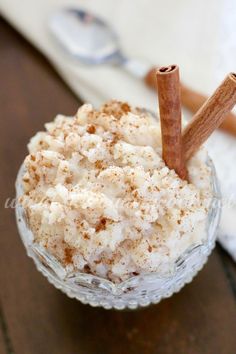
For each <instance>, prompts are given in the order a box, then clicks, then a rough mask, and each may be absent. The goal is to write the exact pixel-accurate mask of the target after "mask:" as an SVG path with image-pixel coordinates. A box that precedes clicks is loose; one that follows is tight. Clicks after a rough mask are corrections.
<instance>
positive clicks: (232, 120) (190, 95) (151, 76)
mask: <svg viewBox="0 0 236 354" xmlns="http://www.w3.org/2000/svg"><path fill="white" fill-rule="evenodd" d="M156 70H157V68H156V67H153V68H152V69H150V71H149V72H148V73H147V74H146V76H145V78H144V80H145V82H146V84H147V85H148V86H149V87H150V88H152V89H155V90H156V86H157V84H156ZM180 93H181V101H182V104H183V105H184V106H185V107H186V108H187V109H188V110H189V111H190V112H192V113H196V112H197V111H198V109H199V108H200V107H201V106H202V105H203V104H204V102H205V101H206V100H207V98H208V97H207V96H205V95H203V94H201V93H199V92H197V91H195V90H192V89H191V88H189V87H188V86H186V85H184V84H183V83H180ZM220 129H221V130H224V131H225V132H227V133H229V134H231V135H234V136H236V115H235V114H233V113H231V112H229V113H228V114H227V116H226V117H225V119H224V121H223V122H222V123H221V125H220Z"/></svg>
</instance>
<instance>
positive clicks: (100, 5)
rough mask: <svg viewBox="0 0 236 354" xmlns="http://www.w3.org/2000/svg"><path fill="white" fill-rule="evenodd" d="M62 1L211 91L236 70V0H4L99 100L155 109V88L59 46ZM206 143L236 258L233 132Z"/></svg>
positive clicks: (74, 81)
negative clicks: (51, 25) (54, 24)
mask: <svg viewBox="0 0 236 354" xmlns="http://www.w3.org/2000/svg"><path fill="white" fill-rule="evenodd" d="M62 6H64V7H65V6H67V7H69V6H72V7H80V8H83V9H88V10H90V11H92V12H93V13H95V14H98V15H100V16H102V17H103V18H104V19H106V20H107V22H108V23H110V25H111V26H113V28H114V29H115V31H117V33H118V34H119V37H120V41H121V45H122V49H123V50H124V51H125V52H126V53H127V55H129V56H132V57H135V58H140V59H142V60H144V61H145V60H146V61H147V62H150V63H153V64H160V65H167V64H171V63H177V64H178V65H179V66H180V70H181V77H182V79H183V81H184V82H185V83H186V84H188V85H190V86H191V87H193V88H194V89H196V90H199V91H202V92H203V93H206V94H210V93H212V92H213V90H214V89H215V88H216V86H217V85H218V84H219V83H220V81H221V80H222V79H223V78H224V76H225V75H226V74H227V73H228V72H229V71H236V65H235V62H236V41H235V38H234V32H235V23H236V3H235V1H234V0H208V1H207V2H206V1H205V0H198V1H197V2H196V1H195V0H179V1H176V0H166V1H165V2H163V1H160V0H149V1H146V0H132V1H127V0H119V1H115V0H74V1H73V0H40V1H37V0H21V1H18V0H0V11H1V13H2V15H3V16H4V17H6V18H7V19H8V21H9V22H10V23H11V24H12V25H13V26H14V27H16V28H17V29H18V30H19V31H20V32H21V33H22V34H23V35H24V36H25V37H26V38H27V39H28V40H30V41H31V42H32V43H33V44H34V45H35V46H36V47H37V48H38V49H39V50H41V51H42V52H43V53H44V54H45V56H46V57H47V58H48V59H49V60H50V61H51V63H52V64H53V65H54V67H55V68H56V69H57V70H58V72H59V73H60V75H61V76H62V77H63V79H64V80H65V81H66V82H67V84H68V85H70V87H71V88H72V89H73V90H74V91H75V93H77V94H78V96H80V97H82V98H83V99H84V100H85V101H90V102H92V103H93V104H94V105H95V106H97V105H99V104H100V103H101V102H103V101H105V100H107V99H110V98H117V99H121V100H127V101H129V102H130V103H132V104H134V105H139V106H143V107H147V108H149V109H152V110H155V109H156V104H157V103H156V96H155V94H154V93H152V92H151V91H150V90H149V89H147V88H146V87H145V85H144V84H143V83H142V82H140V81H139V80H138V79H135V78H133V77H131V76H129V75H128V74H127V73H126V72H124V71H123V70H122V69H120V68H117V67H109V66H97V67H86V66H84V65H82V64H81V63H79V62H76V61H75V60H71V59H70V57H69V56H67V55H66V54H65V53H63V52H62V50H61V48H59V47H58V45H57V43H55V41H54V39H53V38H52V36H51V35H50V32H49V29H48V21H49V18H50V16H51V14H52V13H53V12H54V11H56V10H57V9H59V8H60V7H62ZM62 113H65V114H66V112H62ZM208 148H209V151H210V155H211V156H212V158H213V159H214V162H215V165H216V169H217V173H218V176H219V179H220V182H221V187H222V193H223V202H224V207H223V215H222V222H221V227H220V232H219V238H218V239H219V241H220V242H221V244H222V245H223V246H224V247H225V248H226V249H227V250H228V251H229V252H230V253H231V254H232V256H233V257H234V259H235V260H236V167H235V165H236V164H235V161H236V138H232V137H229V136H227V135H226V134H223V133H220V132H216V133H214V134H213V136H212V137H211V139H209V141H208Z"/></svg>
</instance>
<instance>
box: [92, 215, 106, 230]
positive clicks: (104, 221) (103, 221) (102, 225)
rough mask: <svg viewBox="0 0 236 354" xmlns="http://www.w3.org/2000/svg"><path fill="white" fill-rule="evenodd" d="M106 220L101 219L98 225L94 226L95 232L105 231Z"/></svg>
mask: <svg viewBox="0 0 236 354" xmlns="http://www.w3.org/2000/svg"><path fill="white" fill-rule="evenodd" d="M106 223H107V218H101V219H100V221H99V223H98V225H97V226H96V228H95V230H96V232H99V231H102V230H105V229H106Z"/></svg>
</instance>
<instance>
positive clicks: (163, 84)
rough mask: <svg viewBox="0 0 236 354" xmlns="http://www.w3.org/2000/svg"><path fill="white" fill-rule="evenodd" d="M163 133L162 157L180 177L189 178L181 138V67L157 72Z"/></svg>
mask: <svg viewBox="0 0 236 354" xmlns="http://www.w3.org/2000/svg"><path fill="white" fill-rule="evenodd" d="M156 78H157V93H158V100H159V111H160V121H161V133H162V157H163V160H164V161H165V163H166V165H167V166H168V167H169V168H170V169H174V170H175V172H176V173H177V174H178V175H179V177H180V178H182V179H186V178H187V171H186V168H185V163H184V160H183V149H182V138H181V101H180V82H179V68H178V66H177V65H170V66H168V67H161V68H159V69H158V70H157V72H156Z"/></svg>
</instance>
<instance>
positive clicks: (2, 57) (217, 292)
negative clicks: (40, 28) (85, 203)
mask: <svg viewBox="0 0 236 354" xmlns="http://www.w3.org/2000/svg"><path fill="white" fill-rule="evenodd" d="M80 104H81V102H80V101H78V99H77V98H76V97H75V96H74V95H73V94H72V92H71V91H70V90H69V89H68V87H67V86H66V85H65V84H64V83H63V82H62V80H61V79H60V78H59V77H58V75H57V74H56V73H55V72H54V70H53V69H52V68H51V67H50V65H49V64H48V63H47V62H46V60H45V59H44V58H43V57H42V56H41V55H40V54H39V53H38V52H37V51H36V50H35V49H33V48H32V47H31V46H30V45H29V44H28V43H27V42H26V41H25V40H24V39H23V38H21V37H20V35H19V34H17V33H16V32H15V31H14V30H13V29H12V28H11V27H10V26H9V25H8V24H6V22H4V21H3V20H0V107H1V113H0V114H1V125H0V134H1V136H0V154H1V155H0V162H1V166H0V192H1V193H0V196H1V217H0V228H1V229H0V230H1V234H0V354H10V353H15V354H54V353H55V354H118V353H119V354H123V353H128V354H129V353H130V354H145V353H148V354H176V353H177V354H195V353H199V354H205V353H206V354H209V353H212V354H235V353H236V266H235V264H234V263H233V262H232V261H231V259H230V258H229V257H228V256H227V255H226V254H225V253H224V252H223V251H222V250H221V249H220V247H219V246H218V247H217V248H216V250H215V251H214V252H213V254H212V255H211V257H210V259H209V262H208V263H207V265H206V266H205V267H204V269H203V270H202V271H201V272H200V273H199V275H198V276H197V277H196V278H195V279H194V281H193V282H192V283H191V284H189V285H187V286H186V287H185V288H184V289H183V290H182V291H181V292H180V293H178V294H176V295H174V296H172V297H171V298H170V299H167V300H164V301H162V302H161V303H160V304H158V305H155V306H151V307H149V308H146V309H143V310H139V311H135V312H132V311H131V312H118V311H111V310H110V311H108V310H103V309H100V308H91V307H89V306H88V305H82V304H80V303H79V302H78V301H76V300H71V299H69V298H67V297H66V296H65V295H64V294H62V293H61V292H60V291H58V290H56V289H55V288H54V287H53V286H52V285H50V284H49V283H48V282H47V280H46V279H45V278H44V277H43V276H42V275H41V274H40V273H38V272H37V271H36V269H35V266H34V264H33V262H32V261H31V260H30V259H29V258H28V257H27V256H26V252H25V249H24V247H23V245H22V243H21V241H20V238H19V236H18V233H17V229H16V225H15V216H14V209H11V208H4V204H5V200H6V199H7V198H14V193H15V192H14V181H15V177H16V173H17V170H18V168H19V166H20V164H21V162H22V160H23V158H24V156H25V154H26V144H27V142H28V140H29V138H30V137H31V136H32V135H33V134H34V133H35V132H36V131H38V130H41V129H43V124H44V122H47V121H50V120H51V119H52V118H53V117H54V116H55V115H56V114H57V113H58V112H60V113H65V114H73V113H74V112H75V111H76V110H77V108H78V106H79V105H80Z"/></svg>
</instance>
